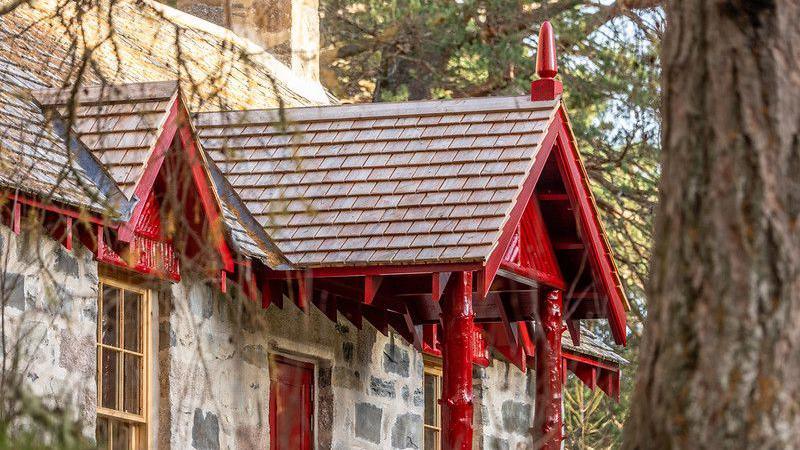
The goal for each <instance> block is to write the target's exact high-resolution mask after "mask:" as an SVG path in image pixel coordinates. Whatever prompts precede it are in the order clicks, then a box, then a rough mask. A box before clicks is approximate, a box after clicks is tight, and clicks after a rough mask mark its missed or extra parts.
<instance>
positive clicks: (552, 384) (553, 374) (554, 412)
mask: <svg viewBox="0 0 800 450" xmlns="http://www.w3.org/2000/svg"><path fill="white" fill-rule="evenodd" d="M561 309H562V297H561V291H555V290H554V291H549V292H547V293H546V295H543V296H541V298H540V300H539V318H538V319H539V323H538V324H537V328H538V329H537V330H536V404H535V406H534V408H535V411H534V424H533V445H534V448H536V449H540V450H558V449H560V448H561V439H562V429H563V418H562V412H561V411H562V409H561V408H562V398H561V387H562V384H561V383H562V373H561V372H562V370H563V368H562V365H561V333H562V332H563V331H564V325H563V324H562V322H561Z"/></svg>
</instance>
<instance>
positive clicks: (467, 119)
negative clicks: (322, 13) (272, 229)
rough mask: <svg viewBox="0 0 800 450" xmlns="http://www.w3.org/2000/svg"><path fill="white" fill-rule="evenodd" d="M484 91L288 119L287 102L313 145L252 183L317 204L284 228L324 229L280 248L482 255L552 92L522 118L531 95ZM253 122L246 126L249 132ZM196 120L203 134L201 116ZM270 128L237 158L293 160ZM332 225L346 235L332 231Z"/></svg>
mask: <svg viewBox="0 0 800 450" xmlns="http://www.w3.org/2000/svg"><path fill="white" fill-rule="evenodd" d="M491 102H494V103H492V108H494V111H492V112H489V113H487V112H486V111H485V110H482V109H481V108H482V107H484V104H483V103H481V102H480V101H477V100H457V101H453V102H452V103H451V102H449V101H441V102H425V103H419V104H415V103H405V104H400V105H395V104H370V105H349V106H342V107H334V108H306V109H303V110H298V111H297V113H295V112H294V111H292V110H288V111H287V112H286V117H287V119H289V120H291V119H292V117H293V115H294V114H296V115H297V117H303V118H307V119H310V118H313V122H308V123H305V122H302V121H300V122H298V123H301V124H304V125H303V128H305V129H306V130H307V131H305V135H304V136H303V137H304V141H306V142H307V145H308V146H309V147H311V146H314V150H313V152H312V151H308V150H306V149H305V147H300V148H298V149H296V150H295V151H296V153H295V154H303V155H306V159H302V160H301V161H302V162H301V163H300V164H299V165H295V167H291V166H289V165H285V164H280V165H279V169H280V170H282V171H285V173H284V174H283V175H282V176H281V177H280V178H278V179H277V180H275V179H274V178H269V177H267V178H264V177H261V178H259V179H258V183H257V184H258V185H259V186H261V187H263V188H264V193H263V195H264V196H265V197H268V196H269V194H268V191H277V190H278V189H285V188H292V187H297V186H302V187H303V188H304V189H305V190H304V191H302V192H303V194H304V195H305V196H306V197H308V198H310V199H311V205H312V206H313V207H314V208H315V209H316V210H318V211H323V212H324V214H314V215H310V214H305V213H303V214H296V215H294V216H292V219H291V220H289V221H288V222H289V223H288V225H287V226H288V228H292V229H294V230H295V231H294V232H292V233H291V234H287V235H290V236H292V240H293V241H294V240H298V241H300V242H306V241H309V242H316V241H315V237H314V234H313V233H311V231H310V230H315V231H318V232H319V233H320V234H321V236H326V237H325V238H324V239H328V241H326V242H325V243H324V246H323V247H322V248H327V249H328V250H330V251H328V252H317V251H314V250H311V249H309V250H307V252H310V253H308V254H309V255H311V256H306V254H304V253H302V252H301V253H292V255H291V258H292V259H293V260H294V261H295V262H301V263H302V262H303V261H317V262H315V263H310V262H309V263H302V264H309V265H329V264H337V265H340V264H350V263H353V262H355V261H358V262H362V263H389V262H391V263H393V264H394V263H398V264H399V263H405V262H413V261H415V260H418V261H426V262H430V261H436V260H443V261H444V260H447V261H452V260H458V259H460V258H469V259H471V260H472V259H481V258H485V257H487V256H488V252H489V251H490V250H491V246H492V245H493V242H492V241H493V239H494V238H495V236H496V235H497V233H499V228H500V226H502V224H503V223H504V217H505V215H506V214H508V212H509V211H510V208H511V199H513V197H514V196H515V195H516V192H517V189H518V186H520V185H521V184H522V181H523V179H524V174H525V172H526V171H527V170H529V168H530V166H531V161H532V158H533V156H534V155H535V152H536V151H537V148H538V147H537V145H539V142H540V141H541V138H540V136H541V135H542V133H541V130H542V129H544V128H545V127H546V126H547V123H549V120H550V119H549V118H550V117H552V113H553V111H554V110H555V108H557V107H558V103H557V102H553V103H552V105H553V106H552V108H553V109H551V110H547V111H542V112H536V113H535V114H534V116H535V118H534V119H528V117H530V116H531V111H533V109H534V106H533V104H532V103H530V102H529V101H528V100H527V99H524V98H513V99H508V100H504V99H492V100H491ZM526 105H529V106H526ZM541 107H542V106H541V105H539V104H537V105H536V106H535V108H541ZM453 108H455V109H454V110H453V111H450V110H451V109H453ZM503 108H505V110H500V109H503ZM526 108H529V109H526ZM437 110H438V111H441V112H440V113H438V114H437ZM445 111H447V112H445ZM259 114H264V113H263V112H260V113H259ZM515 121H516V122H515ZM252 125H253V126H251V127H250V129H251V131H252V132H253V133H254V135H253V137H259V131H258V127H257V126H255V124H252ZM243 126H248V124H247V123H245V124H243ZM230 128H231V129H233V128H232V127H230ZM241 129H243V128H242V127H241V126H240V128H239V130H240V131H239V132H241ZM314 130H319V131H314ZM324 130H330V131H324ZM200 132H201V135H202V136H209V133H206V132H205V131H204V130H203V129H202V127H201V130H200ZM301 133H302V132H301ZM270 139H271V140H270V145H271V146H272V147H271V148H268V149H266V148H265V149H257V150H255V152H254V153H251V154H250V155H248V158H253V159H267V158H271V159H275V158H282V160H284V161H290V160H291V161H293V160H295V158H294V157H291V156H290V155H288V154H285V153H279V151H280V152H284V150H282V149H283V148H284V147H281V146H280V145H279V144H278V143H277V141H273V140H272V138H270ZM233 150H234V151H236V150H241V149H240V148H234V149H233ZM310 155H314V157H313V158H311V159H309V156H310ZM316 169H322V170H316ZM292 171H295V172H292ZM231 173H232V172H231ZM268 173H269V172H267V173H265V175H267V174H268ZM287 175H294V176H287ZM240 181H241V180H237V182H240ZM268 181H270V182H271V183H273V184H274V186H273V185H271V184H269V183H267V182H268ZM298 192H300V191H298ZM276 198H280V196H278V197H276ZM273 201H274V200H273ZM291 205H292V208H294V209H298V208H299V206H298V205H299V204H297V203H293V204H291ZM326 211H328V212H326ZM334 231H337V232H340V233H341V236H351V238H348V239H346V240H345V241H343V242H342V241H340V240H336V239H334V238H333V237H334V236H337V235H336V234H332V233H333V232H334ZM280 245H281V244H280V243H279V247H280ZM298 248H301V247H298ZM318 253H320V254H321V255H322V256H320V254H318ZM320 258H323V259H322V260H320Z"/></svg>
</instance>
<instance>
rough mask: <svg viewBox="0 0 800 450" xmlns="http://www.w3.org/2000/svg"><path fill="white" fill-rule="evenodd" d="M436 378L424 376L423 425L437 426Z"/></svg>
mask: <svg viewBox="0 0 800 450" xmlns="http://www.w3.org/2000/svg"><path fill="white" fill-rule="evenodd" d="M436 378H437V377H436V376H434V375H431V374H428V373H426V374H425V424H426V425H433V426H436V425H438V424H437V423H436V406H437V404H436V400H437V399H436Z"/></svg>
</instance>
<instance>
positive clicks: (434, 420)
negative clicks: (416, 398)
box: [423, 355, 442, 450]
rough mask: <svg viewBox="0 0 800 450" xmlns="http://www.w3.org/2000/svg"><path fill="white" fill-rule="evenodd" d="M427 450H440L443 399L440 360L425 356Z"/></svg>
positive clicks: (425, 435) (425, 436)
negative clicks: (441, 402) (440, 406)
mask: <svg viewBox="0 0 800 450" xmlns="http://www.w3.org/2000/svg"><path fill="white" fill-rule="evenodd" d="M424 377H425V379H424V384H425V386H424V389H425V414H424V416H425V422H424V425H423V426H424V428H425V434H424V437H423V439H424V440H425V450H439V449H440V448H441V447H440V443H441V434H442V416H441V412H440V409H439V400H440V399H441V398H442V363H441V361H439V360H438V358H432V357H428V355H425V373H424Z"/></svg>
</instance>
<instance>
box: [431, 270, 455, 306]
mask: <svg viewBox="0 0 800 450" xmlns="http://www.w3.org/2000/svg"><path fill="white" fill-rule="evenodd" d="M450 275H452V272H436V273H433V274H432V275H431V296H432V300H433V301H434V302H436V303H438V302H439V300H441V299H442V294H443V293H444V288H445V287H446V286H447V281H448V280H449V279H450Z"/></svg>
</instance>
